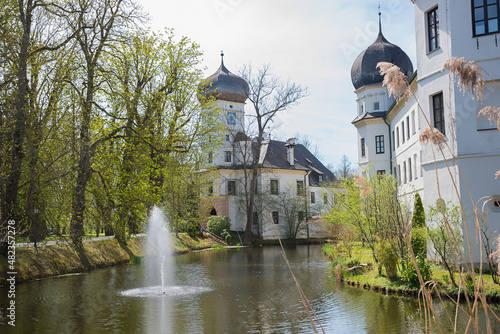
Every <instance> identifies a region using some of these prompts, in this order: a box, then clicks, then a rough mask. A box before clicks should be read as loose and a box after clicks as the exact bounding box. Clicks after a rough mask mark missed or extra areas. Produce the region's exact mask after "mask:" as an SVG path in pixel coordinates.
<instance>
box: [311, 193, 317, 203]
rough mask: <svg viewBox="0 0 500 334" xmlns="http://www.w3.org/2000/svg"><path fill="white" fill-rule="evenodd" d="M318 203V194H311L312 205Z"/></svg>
mask: <svg viewBox="0 0 500 334" xmlns="http://www.w3.org/2000/svg"><path fill="white" fill-rule="evenodd" d="M314 203H316V193H311V204H314Z"/></svg>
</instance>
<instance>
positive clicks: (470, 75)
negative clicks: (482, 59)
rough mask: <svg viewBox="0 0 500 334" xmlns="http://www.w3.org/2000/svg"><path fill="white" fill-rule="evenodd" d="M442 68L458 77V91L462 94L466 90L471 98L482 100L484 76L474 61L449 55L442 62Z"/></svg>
mask: <svg viewBox="0 0 500 334" xmlns="http://www.w3.org/2000/svg"><path fill="white" fill-rule="evenodd" d="M443 70H449V71H450V74H452V75H454V76H455V78H458V87H460V91H462V92H463V93H464V94H465V92H466V91H467V92H468V93H469V94H470V95H472V97H473V98H475V99H477V100H479V101H481V102H482V101H483V90H484V77H483V75H482V73H481V68H480V67H479V66H478V65H477V64H476V63H475V62H473V61H472V60H468V59H466V58H464V57H451V58H449V59H448V60H447V61H446V62H445V63H444V65H443Z"/></svg>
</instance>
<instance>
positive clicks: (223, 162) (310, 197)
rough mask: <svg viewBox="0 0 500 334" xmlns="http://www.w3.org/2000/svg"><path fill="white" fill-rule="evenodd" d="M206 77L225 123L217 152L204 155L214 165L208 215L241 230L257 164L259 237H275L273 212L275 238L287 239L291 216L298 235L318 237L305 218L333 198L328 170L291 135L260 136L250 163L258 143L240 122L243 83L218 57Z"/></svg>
mask: <svg viewBox="0 0 500 334" xmlns="http://www.w3.org/2000/svg"><path fill="white" fill-rule="evenodd" d="M221 56H222V57H223V56H224V55H223V54H221ZM207 81H208V83H209V84H210V86H209V88H208V89H207V91H206V92H204V94H205V96H214V97H215V103H216V104H217V105H218V106H219V107H220V109H221V114H220V120H219V121H220V122H221V123H222V124H223V125H224V126H225V127H226V132H225V134H224V138H223V143H222V146H221V147H220V149H219V151H217V152H213V153H210V154H209V156H208V160H209V163H213V164H214V165H215V167H216V173H215V177H214V181H213V183H211V185H210V186H209V197H210V198H211V204H212V209H211V215H219V216H227V217H229V219H230V223H231V230H233V231H241V232H243V231H244V230H245V225H246V221H247V217H246V209H245V205H246V204H245V198H246V196H248V195H247V194H248V191H249V188H250V184H249V178H250V176H251V173H252V168H253V166H254V163H257V164H258V180H257V195H256V197H255V200H256V202H255V208H254V212H253V224H254V226H253V232H254V233H255V234H258V235H259V236H261V237H262V238H264V239H276V233H275V229H274V226H273V224H272V221H271V216H272V217H273V219H274V221H275V222H277V226H278V229H279V231H280V236H281V237H286V236H287V234H289V231H287V230H289V229H290V228H291V227H293V226H291V223H290V221H289V220H290V217H294V218H293V219H294V220H295V221H296V223H298V222H299V220H300V221H301V223H302V224H301V225H302V226H303V227H304V228H303V229H300V233H298V237H319V236H321V231H320V229H319V228H318V226H314V225H313V224H307V225H306V224H305V222H311V221H312V220H313V219H311V218H312V217H313V216H319V215H321V214H322V213H323V211H324V210H325V209H326V207H327V205H328V203H329V202H330V203H331V201H332V200H333V188H331V187H325V185H329V184H331V183H332V182H333V181H334V176H333V174H332V172H331V171H329V170H328V169H327V168H326V167H325V166H324V165H323V164H322V163H321V162H320V161H319V160H318V159H317V158H316V157H315V156H314V155H313V154H312V153H311V152H310V151H309V150H308V149H307V148H306V147H305V146H303V145H301V144H300V143H297V142H296V140H295V139H294V138H291V139H289V140H288V141H287V142H282V141H276V140H265V141H264V143H263V145H262V149H261V154H260V159H259V161H254V159H253V157H254V156H255V155H256V149H257V145H256V144H257V143H256V140H255V139H252V138H250V137H248V136H247V134H246V126H245V110H244V107H245V101H246V100H247V93H248V89H249V87H248V84H247V82H246V81H245V80H243V79H242V78H241V77H239V76H237V75H235V74H233V73H231V72H230V71H229V70H228V69H227V68H226V67H225V66H224V61H223V58H222V60H221V65H220V67H219V69H218V70H217V71H216V72H215V73H214V74H212V75H211V76H210V77H209V78H207ZM245 174H246V175H247V177H248V179H247V181H246V182H245ZM245 187H246V189H247V191H245ZM285 202H286V203H285ZM291 210H294V212H292V211H291ZM296 226H298V225H296Z"/></svg>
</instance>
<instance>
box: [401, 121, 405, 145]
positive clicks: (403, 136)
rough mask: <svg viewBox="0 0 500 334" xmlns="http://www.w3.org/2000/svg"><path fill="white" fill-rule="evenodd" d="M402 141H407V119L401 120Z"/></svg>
mask: <svg viewBox="0 0 500 334" xmlns="http://www.w3.org/2000/svg"><path fill="white" fill-rule="evenodd" d="M401 141H402V142H403V143H404V142H405V121H402V122H401Z"/></svg>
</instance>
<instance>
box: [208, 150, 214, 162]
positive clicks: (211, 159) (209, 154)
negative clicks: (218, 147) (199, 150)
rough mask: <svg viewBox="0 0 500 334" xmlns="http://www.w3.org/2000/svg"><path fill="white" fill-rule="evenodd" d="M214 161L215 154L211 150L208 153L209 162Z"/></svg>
mask: <svg viewBox="0 0 500 334" xmlns="http://www.w3.org/2000/svg"><path fill="white" fill-rule="evenodd" d="M212 162H214V155H213V154H212V152H210V153H208V163H209V164H211V163H212Z"/></svg>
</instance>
